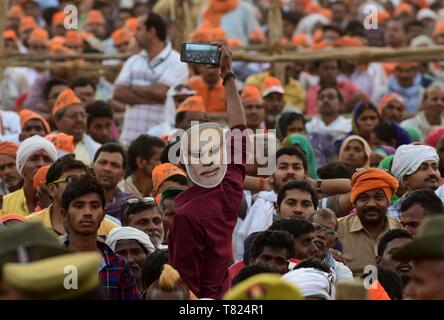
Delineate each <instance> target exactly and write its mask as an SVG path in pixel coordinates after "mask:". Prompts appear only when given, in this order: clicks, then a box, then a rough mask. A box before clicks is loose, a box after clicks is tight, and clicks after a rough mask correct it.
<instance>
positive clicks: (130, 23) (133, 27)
mask: <svg viewBox="0 0 444 320" xmlns="http://www.w3.org/2000/svg"><path fill="white" fill-rule="evenodd" d="M138 23H139V22H138V21H137V18H128V19H126V21H125V24H124V25H123V27H124V28H125V29H127V30H128V31H129V32H131V33H136V31H137V24H138Z"/></svg>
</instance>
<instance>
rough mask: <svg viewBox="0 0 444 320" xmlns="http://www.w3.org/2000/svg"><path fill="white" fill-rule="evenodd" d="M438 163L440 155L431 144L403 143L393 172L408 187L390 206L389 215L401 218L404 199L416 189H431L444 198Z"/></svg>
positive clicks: (396, 153) (396, 157)
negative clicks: (440, 184)
mask: <svg viewBox="0 0 444 320" xmlns="http://www.w3.org/2000/svg"><path fill="white" fill-rule="evenodd" d="M438 163H439V156H438V154H437V153H436V150H435V148H432V147H430V146H426V145H402V146H400V147H399V148H398V149H397V150H396V152H395V155H394V157H393V163H392V167H391V173H392V175H393V176H394V177H396V178H397V179H398V181H399V183H400V184H401V186H403V187H404V188H405V189H406V192H405V193H404V195H403V196H402V197H401V198H399V200H398V201H396V202H394V203H392V205H391V206H390V207H389V208H388V212H387V213H388V215H389V216H391V217H394V218H398V219H399V217H400V210H401V205H402V203H403V201H404V200H405V199H406V198H407V197H408V196H409V194H410V193H411V192H413V191H416V190H420V189H423V188H427V189H431V190H433V191H435V193H436V194H437V195H438V197H439V198H440V199H441V201H442V200H443V199H444V188H443V187H442V186H441V187H440V186H439V181H440V179H441V173H440V172H439V169H438Z"/></svg>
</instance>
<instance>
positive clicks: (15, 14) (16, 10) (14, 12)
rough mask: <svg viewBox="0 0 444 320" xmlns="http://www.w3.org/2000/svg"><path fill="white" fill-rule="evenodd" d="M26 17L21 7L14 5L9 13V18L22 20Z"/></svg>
mask: <svg viewBox="0 0 444 320" xmlns="http://www.w3.org/2000/svg"><path fill="white" fill-rule="evenodd" d="M24 15H25V13H24V12H23V10H22V7H20V6H19V5H13V6H12V7H11V8H10V9H9V11H8V18H21V17H23V16H24Z"/></svg>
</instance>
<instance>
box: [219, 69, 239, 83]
mask: <svg viewBox="0 0 444 320" xmlns="http://www.w3.org/2000/svg"><path fill="white" fill-rule="evenodd" d="M231 77H233V78H234V79H236V76H235V74H234V73H233V72H232V71H229V72H227V73H226V74H225V75H224V78H223V79H222V85H225V82H226V81H227V80H228V79H230V78H231Z"/></svg>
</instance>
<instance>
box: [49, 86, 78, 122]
mask: <svg viewBox="0 0 444 320" xmlns="http://www.w3.org/2000/svg"><path fill="white" fill-rule="evenodd" d="M73 104H82V101H80V99H79V98H77V96H76V95H75V93H74V91H72V90H71V89H69V88H68V89H65V90H63V91H62V92H60V94H59V96H58V97H57V100H56V102H55V104H54V108H53V109H52V116H53V117H54V116H55V115H56V113H57V112H59V111H60V110H63V109H65V108H67V107H69V106H72V105H73Z"/></svg>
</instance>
